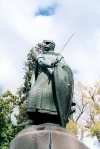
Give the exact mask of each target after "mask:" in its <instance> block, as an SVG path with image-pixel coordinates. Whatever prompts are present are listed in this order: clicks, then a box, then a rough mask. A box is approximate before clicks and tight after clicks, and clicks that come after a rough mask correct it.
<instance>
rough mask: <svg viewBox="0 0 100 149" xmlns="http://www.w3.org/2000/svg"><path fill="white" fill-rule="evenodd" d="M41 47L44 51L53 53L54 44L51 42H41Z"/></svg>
mask: <svg viewBox="0 0 100 149" xmlns="http://www.w3.org/2000/svg"><path fill="white" fill-rule="evenodd" d="M42 46H43V49H44V51H54V48H55V43H54V42H53V41H51V40H43V42H42Z"/></svg>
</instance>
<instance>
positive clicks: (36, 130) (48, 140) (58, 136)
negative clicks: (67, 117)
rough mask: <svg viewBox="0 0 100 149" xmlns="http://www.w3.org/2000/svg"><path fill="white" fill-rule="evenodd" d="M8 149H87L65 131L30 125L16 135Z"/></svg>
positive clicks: (57, 128) (47, 126) (60, 128)
mask: <svg viewBox="0 0 100 149" xmlns="http://www.w3.org/2000/svg"><path fill="white" fill-rule="evenodd" d="M10 149H89V148H88V147H87V146H85V145H84V144H83V143H81V142H80V141H79V140H77V139H76V137H75V136H74V135H73V134H72V133H71V132H69V131H67V130H66V129H64V128H62V127H59V126H54V125H52V124H49V125H46V124H44V125H38V126H36V125H32V126H29V127H27V128H26V129H23V130H22V131H21V132H19V133H18V135H17V136H16V138H14V139H13V140H12V141H11V144H10Z"/></svg>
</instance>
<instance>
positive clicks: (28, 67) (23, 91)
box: [16, 48, 36, 124]
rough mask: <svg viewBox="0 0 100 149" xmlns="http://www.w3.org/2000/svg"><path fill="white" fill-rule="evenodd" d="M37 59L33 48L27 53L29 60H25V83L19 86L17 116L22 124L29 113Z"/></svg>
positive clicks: (18, 121)
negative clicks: (27, 109)
mask: <svg viewBox="0 0 100 149" xmlns="http://www.w3.org/2000/svg"><path fill="white" fill-rule="evenodd" d="M35 61H36V57H35V55H34V50H33V48H32V49H31V50H30V51H29V53H28V55H27V62H24V68H23V69H24V70H25V75H24V78H23V79H24V83H23V85H22V86H21V87H20V88H18V92H17V94H18V97H19V103H18V106H19V114H18V115H16V118H17V123H18V124H21V123H23V122H25V121H26V120H27V114H26V104H27V100H28V95H29V91H30V87H31V83H30V80H31V76H32V72H33V70H34V66H35Z"/></svg>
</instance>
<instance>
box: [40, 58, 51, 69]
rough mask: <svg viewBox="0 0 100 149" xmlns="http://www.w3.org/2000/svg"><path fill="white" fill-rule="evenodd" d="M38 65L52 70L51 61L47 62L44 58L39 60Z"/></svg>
mask: <svg viewBox="0 0 100 149" xmlns="http://www.w3.org/2000/svg"><path fill="white" fill-rule="evenodd" d="M38 64H39V65H40V66H42V67H45V68H52V67H53V66H52V63H51V62H50V61H49V60H45V59H44V58H43V57H40V58H38Z"/></svg>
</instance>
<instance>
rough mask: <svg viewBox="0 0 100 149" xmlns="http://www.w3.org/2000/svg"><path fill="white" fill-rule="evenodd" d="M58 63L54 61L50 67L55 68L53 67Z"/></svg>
mask: <svg viewBox="0 0 100 149" xmlns="http://www.w3.org/2000/svg"><path fill="white" fill-rule="evenodd" d="M58 62H59V61H58V60H56V61H55V62H53V63H51V66H52V67H55V66H56V65H57V63H58Z"/></svg>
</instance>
